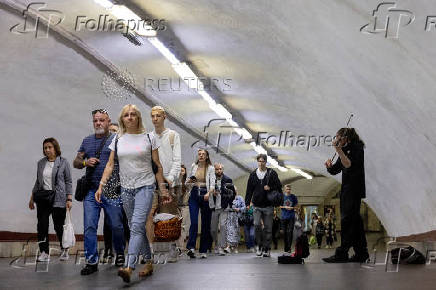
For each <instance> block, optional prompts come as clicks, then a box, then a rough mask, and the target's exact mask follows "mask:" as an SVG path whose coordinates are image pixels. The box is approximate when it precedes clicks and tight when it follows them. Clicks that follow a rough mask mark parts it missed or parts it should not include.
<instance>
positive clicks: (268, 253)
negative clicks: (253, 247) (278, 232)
mask: <svg viewBox="0 0 436 290" xmlns="http://www.w3.org/2000/svg"><path fill="white" fill-rule="evenodd" d="M263 256H264V257H265V258H269V257H271V253H270V251H269V249H267V250H265V251H263Z"/></svg>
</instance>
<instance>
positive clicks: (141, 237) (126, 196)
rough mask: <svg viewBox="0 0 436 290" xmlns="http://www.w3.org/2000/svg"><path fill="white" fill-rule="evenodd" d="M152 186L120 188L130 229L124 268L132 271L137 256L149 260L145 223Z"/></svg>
mask: <svg viewBox="0 0 436 290" xmlns="http://www.w3.org/2000/svg"><path fill="white" fill-rule="evenodd" d="M153 192H154V184H153V185H145V186H143V187H139V188H134V189H128V188H121V198H122V200H123V206H124V211H125V212H126V215H127V220H128V222H129V227H130V241H129V250H128V258H127V261H126V266H127V267H129V268H132V269H134V268H135V265H136V263H137V262H138V256H139V255H143V258H144V259H148V260H150V259H151V250H150V244H149V242H148V239H147V235H146V232H145V223H146V222H147V217H148V215H149V214H150V210H151V204H152V201H153Z"/></svg>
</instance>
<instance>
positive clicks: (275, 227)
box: [271, 218, 280, 249]
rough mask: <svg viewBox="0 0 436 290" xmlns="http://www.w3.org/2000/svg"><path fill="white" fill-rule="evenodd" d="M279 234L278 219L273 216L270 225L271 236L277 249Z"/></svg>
mask: <svg viewBox="0 0 436 290" xmlns="http://www.w3.org/2000/svg"><path fill="white" fill-rule="evenodd" d="M279 234H280V219H278V218H274V219H273V226H272V236H271V239H272V242H273V244H274V249H277V246H278V235H279Z"/></svg>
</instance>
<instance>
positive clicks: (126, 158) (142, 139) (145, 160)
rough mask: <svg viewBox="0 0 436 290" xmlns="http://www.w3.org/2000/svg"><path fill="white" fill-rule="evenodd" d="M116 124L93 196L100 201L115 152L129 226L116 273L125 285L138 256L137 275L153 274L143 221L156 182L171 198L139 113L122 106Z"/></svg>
mask: <svg viewBox="0 0 436 290" xmlns="http://www.w3.org/2000/svg"><path fill="white" fill-rule="evenodd" d="M118 123H119V125H120V130H119V133H118V135H117V137H116V138H114V139H113V141H112V143H111V145H110V146H109V148H110V149H111V150H112V152H111V155H110V156H109V161H108V163H107V164H106V168H105V170H104V173H103V176H102V178H101V181H100V186H99V188H98V190H97V192H96V193H95V199H96V200H97V201H98V202H100V201H101V194H102V189H103V186H105V185H106V183H107V182H108V180H109V178H110V176H111V174H112V171H113V168H114V160H115V150H116V152H117V158H118V163H119V175H120V182H121V198H122V201H123V207H124V210H125V212H126V215H127V219H128V222H129V227H130V241H129V249H128V258H127V259H126V264H125V267H124V268H120V269H119V270H118V276H120V277H121V278H122V279H123V281H124V282H130V278H131V275H132V272H133V270H134V269H135V266H136V263H137V262H138V260H139V259H138V256H139V255H140V254H142V256H143V259H145V260H146V264H145V265H144V268H143V269H142V270H141V271H140V272H139V273H138V274H139V276H140V277H141V276H148V275H151V274H152V273H153V266H152V257H151V250H150V244H149V241H148V239H147V235H146V230H145V222H146V220H147V217H148V215H149V212H150V209H151V204H152V199H153V191H154V188H155V179H156V180H157V182H158V184H159V187H160V188H159V189H160V191H161V193H162V199H163V200H169V199H170V196H169V195H168V190H167V189H166V188H165V186H164V178H163V171H162V165H161V164H160V161H159V155H158V148H159V145H158V143H157V142H156V140H155V138H154V137H153V135H152V134H147V133H146V132H145V128H144V125H143V123H142V117H141V112H140V111H139V110H138V108H137V107H136V106H135V105H125V106H124V107H123V109H122V110H121V113H120V116H119V120H118ZM152 162H154V163H155V164H156V166H157V168H158V171H157V173H156V175H155V174H154V173H153V167H152Z"/></svg>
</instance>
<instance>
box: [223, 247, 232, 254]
mask: <svg viewBox="0 0 436 290" xmlns="http://www.w3.org/2000/svg"><path fill="white" fill-rule="evenodd" d="M224 252H226V253H227V254H230V252H231V251H230V247H229V246H227V247H226V248H225V249H224Z"/></svg>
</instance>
